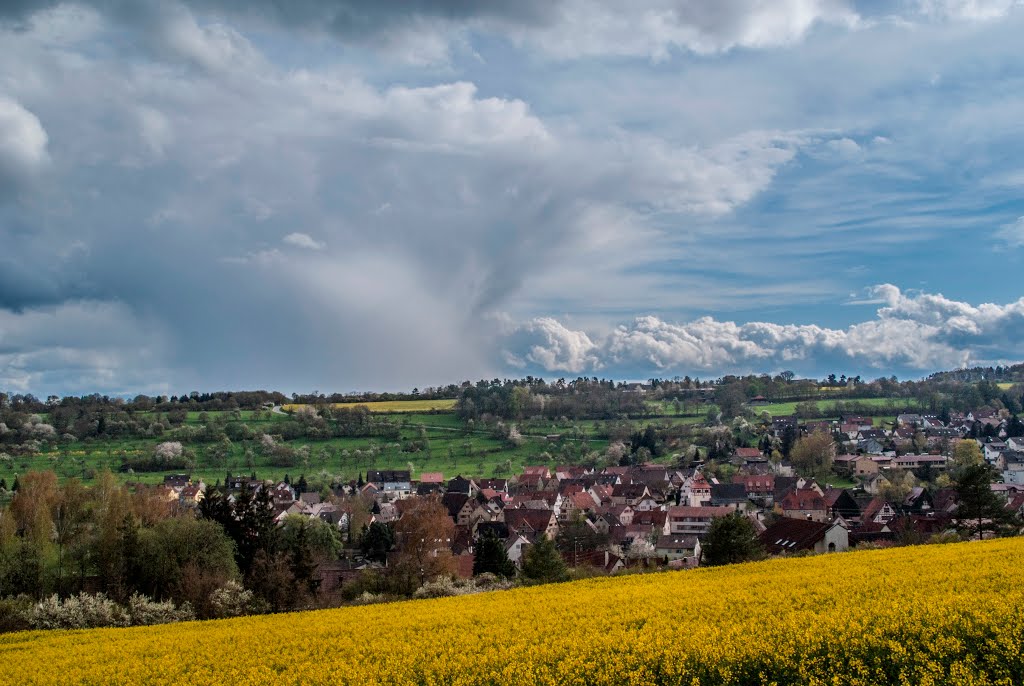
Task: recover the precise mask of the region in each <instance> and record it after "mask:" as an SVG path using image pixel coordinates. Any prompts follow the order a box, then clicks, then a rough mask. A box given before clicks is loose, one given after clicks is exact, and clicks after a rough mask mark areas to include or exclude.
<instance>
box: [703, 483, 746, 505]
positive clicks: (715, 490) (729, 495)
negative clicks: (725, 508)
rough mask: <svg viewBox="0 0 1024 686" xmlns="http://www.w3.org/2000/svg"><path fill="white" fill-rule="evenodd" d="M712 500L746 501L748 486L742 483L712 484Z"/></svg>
mask: <svg viewBox="0 0 1024 686" xmlns="http://www.w3.org/2000/svg"><path fill="white" fill-rule="evenodd" d="M711 500H712V501H715V500H728V501H736V502H741V503H742V502H746V500H747V487H746V485H745V484H742V483H739V484H736V483H732V484H711Z"/></svg>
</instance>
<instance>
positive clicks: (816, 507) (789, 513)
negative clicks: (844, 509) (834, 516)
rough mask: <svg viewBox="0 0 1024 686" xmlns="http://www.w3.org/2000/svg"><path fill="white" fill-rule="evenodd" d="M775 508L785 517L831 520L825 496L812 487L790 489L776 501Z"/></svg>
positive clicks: (815, 520)
mask: <svg viewBox="0 0 1024 686" xmlns="http://www.w3.org/2000/svg"><path fill="white" fill-rule="evenodd" d="M775 509H776V510H777V511H779V512H781V514H782V516H784V517H792V518H795V519H809V520H811V521H814V522H825V521H831V517H830V516H829V513H828V505H827V503H826V502H825V498H824V497H823V496H822V494H820V493H818V491H816V490H814V489H810V488H800V489H797V490H794V491H790V492H789V493H787V494H786V495H785V496H783V498H782V500H780V501H779V502H778V503H776V505H775Z"/></svg>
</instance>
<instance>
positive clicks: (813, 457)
mask: <svg viewBox="0 0 1024 686" xmlns="http://www.w3.org/2000/svg"><path fill="white" fill-rule="evenodd" d="M835 456H836V443H835V440H834V439H833V438H832V435H831V434H830V433H829V432H827V431H815V432H814V433H812V434H811V435H810V436H805V437H803V438H801V439H800V440H798V441H797V442H796V444H795V445H794V446H793V449H792V450H791V451H790V453H789V459H790V460H791V461H792V462H793V467H794V468H796V470H797V471H798V472H799V473H800V474H802V475H804V476H818V477H824V476H827V475H828V474H829V472H831V471H832V462H833V460H834V459H835Z"/></svg>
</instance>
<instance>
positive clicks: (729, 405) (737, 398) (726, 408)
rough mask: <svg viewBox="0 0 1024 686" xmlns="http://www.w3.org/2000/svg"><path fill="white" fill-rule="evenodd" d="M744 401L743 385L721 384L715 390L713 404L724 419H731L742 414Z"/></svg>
mask: <svg viewBox="0 0 1024 686" xmlns="http://www.w3.org/2000/svg"><path fill="white" fill-rule="evenodd" d="M746 399H747V398H746V396H745V395H744V393H743V384H740V383H730V384H723V385H721V386H719V387H718V388H717V389H715V404H716V405H718V409H720V410H721V411H722V416H723V417H724V418H725V419H732V418H733V417H735V416H737V415H739V414H742V413H743V403H744V402H746Z"/></svg>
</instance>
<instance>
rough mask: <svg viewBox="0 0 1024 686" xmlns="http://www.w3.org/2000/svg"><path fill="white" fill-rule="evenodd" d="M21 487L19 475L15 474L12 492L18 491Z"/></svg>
mask: <svg viewBox="0 0 1024 686" xmlns="http://www.w3.org/2000/svg"><path fill="white" fill-rule="evenodd" d="M19 488H21V483H19V481H18V475H17V474H15V475H14V483H13V484H11V492H12V493H17V492H18V489H19Z"/></svg>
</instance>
